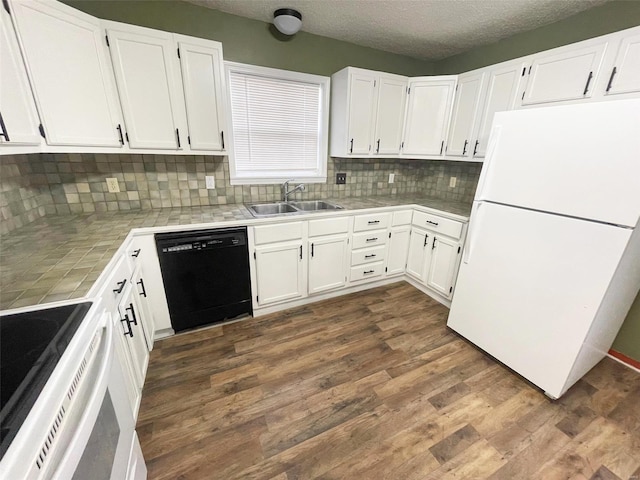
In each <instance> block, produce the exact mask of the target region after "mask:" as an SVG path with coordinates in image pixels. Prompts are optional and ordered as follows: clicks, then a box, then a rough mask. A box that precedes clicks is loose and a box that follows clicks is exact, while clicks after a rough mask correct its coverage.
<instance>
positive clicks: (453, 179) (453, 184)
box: [449, 177, 458, 188]
mask: <svg viewBox="0 0 640 480" xmlns="http://www.w3.org/2000/svg"><path fill="white" fill-rule="evenodd" d="M457 180H458V179H457V178H456V177H451V178H450V179H449V187H451V188H456V181H457Z"/></svg>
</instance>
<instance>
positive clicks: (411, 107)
mask: <svg viewBox="0 0 640 480" xmlns="http://www.w3.org/2000/svg"><path fill="white" fill-rule="evenodd" d="M455 86H456V81H455V80H454V79H448V80H447V79H438V78H435V79H431V80H410V81H409V94H408V96H407V98H408V100H407V113H406V115H405V127H404V139H403V146H402V153H403V154H409V155H442V154H443V153H444V141H445V138H446V137H447V130H448V126H449V118H450V116H451V104H452V102H453V93H454V90H455Z"/></svg>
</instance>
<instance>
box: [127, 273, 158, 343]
mask: <svg viewBox="0 0 640 480" xmlns="http://www.w3.org/2000/svg"><path fill="white" fill-rule="evenodd" d="M132 281H133V282H134V284H135V285H134V286H133V287H132V288H133V298H134V304H135V305H136V306H137V307H138V308H137V311H138V312H139V315H138V316H139V317H140V320H141V321H142V331H143V333H144V339H145V343H146V344H147V349H148V350H149V351H151V350H153V337H154V335H155V331H156V329H155V322H154V320H153V313H152V312H151V307H150V305H149V297H148V292H147V287H146V285H145V283H144V275H143V273H142V266H141V265H138V266H137V267H136V268H135V270H134V272H133V276H132Z"/></svg>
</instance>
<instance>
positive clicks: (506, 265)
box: [447, 99, 640, 398]
mask: <svg viewBox="0 0 640 480" xmlns="http://www.w3.org/2000/svg"><path fill="white" fill-rule="evenodd" d="M639 217H640V99H639V100H622V101H611V102H600V103H590V104H584V105H569V106H556V107H548V108H535V109H528V110H518V111H512V112H503V113H498V114H496V115H495V118H494V122H493V128H492V132H491V137H490V141H489V145H488V150H487V156H486V159H485V163H484V165H483V168H482V173H481V175H480V180H479V182H478V189H477V191H476V196H475V200H474V204H473V208H472V212H471V218H470V222H469V233H468V235H467V240H466V244H465V248H464V252H463V257H462V262H461V266H460V272H459V275H458V280H457V283H456V288H455V293H454V296H453V301H452V305H451V311H450V313H449V318H448V321H447V325H448V326H449V327H451V328H452V329H453V330H455V331H456V332H458V333H459V334H461V335H462V336H463V337H465V338H467V339H468V340H470V341H471V342H473V343H474V344H476V345H477V346H478V347H480V348H482V349H483V350H485V351H486V352H487V353H489V354H490V355H492V356H493V357H495V358H496V359H498V360H499V361H501V362H502V363H504V364H505V365H507V366H508V367H510V368H511V369H513V370H514V371H516V372H517V373H519V374H520V375H522V376H523V377H525V378H526V379H528V380H529V381H530V382H532V383H533V384H535V385H537V386H538V387H540V388H541V389H542V390H543V391H544V392H545V393H546V394H547V395H548V396H550V397H551V398H558V397H560V396H561V395H562V394H563V393H565V392H566V391H567V390H568V389H569V387H571V385H573V384H574V383H575V382H576V381H577V380H579V379H580V378H581V377H582V376H583V375H584V374H585V373H587V372H588V371H589V370H590V369H591V368H592V367H593V366H594V365H595V364H596V363H598V362H599V361H600V360H601V359H602V358H603V357H604V356H605V355H606V353H607V351H608V349H609V348H610V347H611V344H612V343H613V340H614V338H615V336H616V334H617V332H618V330H619V328H620V326H621V325H622V322H623V321H624V318H625V316H626V314H627V312H628V311H629V308H630V306H631V304H632V302H633V300H634V298H635V296H636V294H637V293H638V289H639V288H640V227H639V224H638V220H639ZM638 341H639V342H640V339H638Z"/></svg>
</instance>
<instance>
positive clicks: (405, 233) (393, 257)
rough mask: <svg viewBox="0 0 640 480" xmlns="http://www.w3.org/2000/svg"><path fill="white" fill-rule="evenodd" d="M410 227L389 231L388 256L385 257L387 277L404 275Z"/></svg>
mask: <svg viewBox="0 0 640 480" xmlns="http://www.w3.org/2000/svg"><path fill="white" fill-rule="evenodd" d="M410 233H411V227H409V226H408V225H407V226H405V227H397V228H393V229H391V236H390V237H389V254H388V255H387V276H389V275H397V274H401V273H404V271H405V267H406V265H407V254H408V253H409V239H410Z"/></svg>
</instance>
